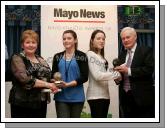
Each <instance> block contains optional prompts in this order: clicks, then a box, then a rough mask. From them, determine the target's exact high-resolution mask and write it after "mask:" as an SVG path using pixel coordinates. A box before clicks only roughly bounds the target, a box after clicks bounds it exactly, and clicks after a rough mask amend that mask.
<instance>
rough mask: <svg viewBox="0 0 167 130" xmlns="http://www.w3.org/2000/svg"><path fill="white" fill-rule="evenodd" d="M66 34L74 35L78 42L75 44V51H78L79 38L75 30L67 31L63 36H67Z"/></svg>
mask: <svg viewBox="0 0 167 130" xmlns="http://www.w3.org/2000/svg"><path fill="white" fill-rule="evenodd" d="M66 33H70V34H72V36H73V38H74V40H76V43H75V50H77V48H78V38H77V34H76V32H74V31H73V30H66V31H64V32H63V36H64V34H66Z"/></svg>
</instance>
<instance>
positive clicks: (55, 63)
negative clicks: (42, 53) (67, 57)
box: [51, 54, 59, 79]
mask: <svg viewBox="0 0 167 130" xmlns="http://www.w3.org/2000/svg"><path fill="white" fill-rule="evenodd" d="M58 63H59V56H58V54H56V55H55V56H54V57H53V62H52V74H51V79H52V78H53V75H54V73H55V72H58Z"/></svg>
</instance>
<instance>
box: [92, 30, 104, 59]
mask: <svg viewBox="0 0 167 130" xmlns="http://www.w3.org/2000/svg"><path fill="white" fill-rule="evenodd" d="M97 33H103V34H104V36H105V37H106V35H105V33H104V32H103V31H102V30H95V31H93V33H92V35H91V38H90V43H89V49H90V51H93V52H95V53H97V51H98V50H97V48H95V47H94V46H93V40H94V38H95V36H96V34H97ZM100 54H101V56H102V57H103V58H104V48H103V49H101V52H100ZM104 59H105V58H104Z"/></svg>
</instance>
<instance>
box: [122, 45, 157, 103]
mask: <svg viewBox="0 0 167 130" xmlns="http://www.w3.org/2000/svg"><path fill="white" fill-rule="evenodd" d="M126 53H127V51H123V52H122V53H121V54H120V55H119V60H120V62H121V63H122V64H123V63H125V59H126ZM153 72H154V56H153V51H152V49H151V48H149V47H145V46H141V47H139V46H137V47H136V50H135V52H134V56H133V60H132V64H131V76H129V79H130V85H131V90H132V93H133V95H134V98H135V101H136V103H137V104H138V105H141V106H147V105H153V104H154V102H155V98H154V97H155V87H154V79H153ZM122 92H123V80H122V81H121V83H120V87H119V96H120V103H121V95H122Z"/></svg>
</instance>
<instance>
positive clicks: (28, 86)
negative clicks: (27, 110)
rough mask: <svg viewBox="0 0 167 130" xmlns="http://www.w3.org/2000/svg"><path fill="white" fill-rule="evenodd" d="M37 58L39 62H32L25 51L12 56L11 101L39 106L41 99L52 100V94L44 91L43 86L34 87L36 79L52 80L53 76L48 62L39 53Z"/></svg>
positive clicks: (33, 106)
mask: <svg viewBox="0 0 167 130" xmlns="http://www.w3.org/2000/svg"><path fill="white" fill-rule="evenodd" d="M36 58H37V60H38V61H39V63H33V62H31V61H30V60H29V59H28V58H27V57H26V56H25V55H24V53H20V54H14V55H13V56H12V58H11V71H12V74H13V79H12V84H13V86H12V89H11V91H10V96H9V103H11V104H15V105H19V106H26V107H31V108H38V107H40V104H41V101H50V94H48V93H43V92H42V89H43V88H35V87H34V84H35V81H36V79H40V80H43V81H50V78H51V69H50V67H49V65H48V64H47V62H46V61H45V60H44V59H43V58H42V57H40V56H38V55H36ZM48 95H49V96H48Z"/></svg>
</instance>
